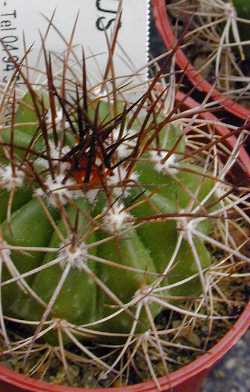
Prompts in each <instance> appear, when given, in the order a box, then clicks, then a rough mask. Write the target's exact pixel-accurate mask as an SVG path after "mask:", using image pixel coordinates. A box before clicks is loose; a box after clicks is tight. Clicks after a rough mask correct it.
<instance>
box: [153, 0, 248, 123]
mask: <svg viewBox="0 0 250 392" xmlns="http://www.w3.org/2000/svg"><path fill="white" fill-rule="evenodd" d="M152 7H153V14H154V20H155V24H156V27H157V29H158V31H159V33H160V35H161V37H162V40H163V42H164V44H165V45H166V47H167V48H168V49H173V48H176V45H177V39H176V36H175V33H174V31H173V29H172V25H171V22H170V20H169V17H168V14H167V0H152ZM175 54H176V63H177V65H178V66H179V67H180V69H182V70H183V72H185V74H186V76H187V77H188V79H189V80H190V82H192V84H193V85H194V86H195V87H196V88H197V90H199V91H201V92H203V93H205V94H208V93H209V94H210V96H211V98H213V99H214V100H216V101H218V102H219V103H220V104H221V105H222V106H223V107H224V108H225V110H227V111H228V112H230V113H232V114H233V115H234V116H236V117H238V118H241V119H243V120H245V121H246V122H248V121H250V110H249V109H247V108H245V107H244V106H242V105H240V104H238V103H237V102H235V101H233V100H232V99H230V98H228V97H225V96H224V95H223V94H221V92H220V91H219V90H217V89H216V88H215V87H214V86H212V85H211V84H210V83H209V82H208V81H207V80H205V79H204V78H203V77H202V75H201V74H200V73H199V71H197V69H195V68H194V67H193V66H192V64H191V63H190V62H189V60H188V58H187V57H186V55H185V54H184V52H183V51H182V50H181V49H180V48H178V49H177V50H176V52H175Z"/></svg>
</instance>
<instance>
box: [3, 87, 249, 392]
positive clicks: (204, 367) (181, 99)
mask: <svg viewBox="0 0 250 392" xmlns="http://www.w3.org/2000/svg"><path fill="white" fill-rule="evenodd" d="M176 101H177V102H178V103H179V104H180V105H181V106H182V107H185V108H194V107H196V106H198V103H196V102H195V101H194V100H193V99H192V98H190V97H187V96H185V95H184V94H183V93H181V92H178V93H177V96H176ZM199 116H200V117H202V118H204V119H206V120H210V121H211V120H212V121H213V120H214V121H216V120H217V119H216V117H215V116H214V115H213V114H211V113H209V112H204V113H200V114H199ZM215 129H216V131H217V132H218V133H220V134H223V135H225V134H226V135H227V134H229V132H230V131H229V130H227V128H225V127H222V126H219V125H218V126H216V127H215ZM235 141H236V139H235V137H234V136H230V138H228V139H226V142H227V144H228V146H231V147H232V146H233V145H234V143H235ZM239 163H240V165H241V167H242V168H243V169H244V172H245V174H246V176H247V177H249V178H250V157H249V156H248V155H247V153H246V151H245V150H244V148H243V147H242V148H241V150H240V152H239ZM249 326H250V303H249V304H248V305H246V307H245V310H244V312H243V313H242V314H241V316H240V317H239V319H238V321H237V322H236V323H235V325H234V326H233V327H232V328H231V329H230V331H229V332H228V333H227V334H226V335H225V336H224V337H223V338H222V339H221V340H220V341H219V342H218V343H217V344H216V345H215V346H214V347H213V348H212V349H210V350H209V351H208V352H207V353H206V354H203V355H202V356H200V357H199V358H197V359H196V360H194V361H193V362H192V363H190V364H189V365H186V366H184V367H183V368H181V369H180V370H177V371H175V372H173V373H171V374H170V375H167V376H164V377H161V378H160V379H159V383H160V385H161V390H162V392H198V391H199V390H200V387H201V385H202V383H203V381H204V379H205V377H206V376H207V375H208V373H209V372H210V370H211V369H212V368H213V366H214V365H215V364H216V362H217V361H218V360H219V359H221V358H222V357H223V356H224V355H225V354H226V353H227V352H228V351H229V350H230V349H231V348H232V347H233V346H234V344H235V343H237V341H238V340H239V339H240V338H241V336H242V335H243V334H244V333H245V332H246V331H247V329H248V328H249ZM157 391H158V390H157V388H156V386H155V383H154V382H153V381H149V382H145V383H141V384H136V385H133V386H127V387H125V386H124V387H119V388H105V389H104V388H96V389H94V388H93V389H90V388H70V387H63V386H61V385H51V384H46V383H43V382H40V381H37V380H34V379H32V378H29V377H26V376H23V375H21V374H18V373H15V372H14V371H12V370H10V369H8V368H6V367H4V366H0V392H157Z"/></svg>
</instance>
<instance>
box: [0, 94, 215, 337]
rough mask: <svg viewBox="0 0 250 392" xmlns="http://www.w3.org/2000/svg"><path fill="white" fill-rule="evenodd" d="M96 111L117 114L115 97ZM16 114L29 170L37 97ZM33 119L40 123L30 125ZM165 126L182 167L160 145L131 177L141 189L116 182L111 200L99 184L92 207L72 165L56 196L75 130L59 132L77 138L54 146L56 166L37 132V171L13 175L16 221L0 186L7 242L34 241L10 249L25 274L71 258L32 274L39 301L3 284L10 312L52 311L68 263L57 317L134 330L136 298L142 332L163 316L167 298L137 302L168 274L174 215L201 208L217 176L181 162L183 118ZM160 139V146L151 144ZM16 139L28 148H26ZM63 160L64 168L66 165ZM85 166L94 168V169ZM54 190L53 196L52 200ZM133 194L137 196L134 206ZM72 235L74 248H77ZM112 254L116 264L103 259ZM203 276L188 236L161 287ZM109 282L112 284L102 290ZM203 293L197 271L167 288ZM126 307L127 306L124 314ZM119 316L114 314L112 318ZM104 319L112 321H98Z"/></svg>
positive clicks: (203, 259) (165, 144) (34, 316)
mask: <svg viewBox="0 0 250 392" xmlns="http://www.w3.org/2000/svg"><path fill="white" fill-rule="evenodd" d="M96 107H99V109H96ZM96 110H97V111H98V110H99V112H100V113H99V115H100V119H99V121H100V122H101V123H103V122H104V121H107V122H111V119H112V118H111V116H110V104H108V103H104V102H101V104H99V106H98V105H96V103H93V105H92V108H91V109H90V112H89V119H90V121H94V119H95V115H94V113H96ZM117 110H118V112H119V113H122V111H123V105H122V104H119V108H118V109H117ZM92 111H93V113H92ZM119 113H118V116H119ZM96 117H98V115H96ZM16 122H17V127H20V129H21V130H15V133H14V140H15V143H14V144H15V146H14V151H15V156H16V160H17V166H18V170H21V169H22V165H21V163H22V164H24V163H25V162H24V163H23V161H22V159H23V158H24V156H25V148H28V147H29V146H30V143H31V140H33V135H34V134H35V132H36V128H37V117H36V114H35V112H34V108H33V107H32V100H31V99H30V97H29V96H25V98H24V101H23V102H21V104H20V107H19V109H18V112H17V118H16ZM22 123H23V126H22ZM25 123H34V124H36V125H33V126H32V125H29V126H28V127H25V125H24V124H25ZM136 124H138V123H136V122H135V125H134V126H135V127H136ZM134 131H135V130H133V132H134ZM163 131H164V132H163ZM163 131H161V134H160V136H159V141H158V142H159V143H160V145H161V148H162V149H165V150H168V151H169V150H171V149H173V148H174V151H175V158H176V159H174V160H173V165H176V169H172V170H171V168H170V169H168V168H167V169H166V166H164V163H161V162H160V161H161V159H162V157H161V156H160V155H159V156H160V158H159V157H158V156H157V152H156V151H155V152H153V153H145V154H144V155H143V156H142V158H141V159H139V160H138V162H137V163H136V165H135V170H136V172H137V176H134V180H133V181H132V182H133V183H136V186H134V187H133V186H132V185H131V182H130V185H127V186H126V188H125V191H124V189H123V193H122V192H121V191H120V193H119V189H118V190H117V189H116V188H114V189H115V190H114V191H113V190H112V191H110V194H111V193H112V192H114V195H113V193H112V197H111V199H112V200H110V197H107V195H106V194H107V187H109V186H110V185H109V183H108V182H107V183H106V185H103V188H101V190H100V189H99V195H98V201H97V203H96V205H94V206H91V204H89V202H88V201H87V197H88V193H86V195H85V196H84V192H83V191H82V190H84V184H82V185H81V189H80V190H81V195H79V192H80V190H79V189H75V186H76V185H77V184H76V182H74V178H73V179H72V176H71V171H70V170H71V169H70V168H69V167H68V166H67V169H65V172H64V176H63V177H65V176H66V177H65V178H64V179H62V180H61V184H62V185H61V186H64V184H66V185H65V188H66V191H65V192H64V193H60V190H59V191H58V193H57V196H58V199H59V201H58V200H57V199H56V192H57V186H58V187H59V188H60V184H59V182H58V184H59V185H58V184H57V183H56V179H57V178H58V177H60V178H61V177H62V175H61V170H62V167H64V166H62V165H63V164H65V163H64V162H63V163H62V162H60V157H62V156H63V155H65V152H64V151H63V152H62V150H63V148H66V149H67V151H68V150H69V149H70V145H71V144H74V143H75V144H76V143H77V138H75V136H74V134H73V135H72V134H70V133H69V134H67V133H65V135H64V138H61V136H60V135H59V136H60V137H59V141H60V142H61V141H62V140H64V143H65V140H66V141H68V140H70V143H67V142H66V144H63V146H61V150H60V149H59V148H58V149H57V150H56V148H55V150H56V151H58V150H60V151H59V153H58V152H57V154H58V155H57V157H56V158H55V159H54V160H53V159H52V161H51V164H50V166H53V165H57V166H55V169H54V172H53V173H51V167H49V164H48V163H47V166H46V167H44V168H43V167H42V165H43V164H44V162H41V160H40V161H38V159H39V158H42V159H43V160H44V156H46V148H45V144H46V143H45V141H44V140H43V138H42V136H41V135H40V136H39V137H38V138H37V141H36V142H34V146H33V151H35V153H32V152H30V156H31V159H32V160H33V161H32V162H33V166H34V167H35V170H37V173H38V175H37V176H36V177H35V178H33V179H29V180H28V179H27V181H26V180H25V178H24V179H23V182H22V183H20V184H19V183H18V179H17V178H16V179H15V181H16V183H15V184H16V189H15V193H14V199H13V204H12V208H11V217H10V219H9V220H7V216H6V209H7V205H8V202H9V193H10V190H9V191H8V189H7V190H6V189H5V190H2V191H1V193H0V199H1V214H0V217H1V221H2V225H1V231H2V235H3V241H4V242H5V243H7V244H11V245H15V246H19V247H24V248H25V247H28V249H29V250H28V251H27V252H24V251H22V250H15V251H11V259H12V261H13V263H14V265H15V267H16V269H18V271H19V273H20V274H23V273H26V272H29V271H31V270H32V269H34V268H36V267H39V266H45V265H46V264H47V263H50V262H51V261H53V260H54V259H55V258H57V257H58V258H59V259H60V257H62V256H63V258H62V260H59V261H58V263H57V264H55V265H52V266H50V267H48V268H44V269H43V270H41V271H40V272H38V273H36V274H34V275H32V274H31V275H30V276H29V277H27V278H25V281H26V282H27V284H28V285H29V286H30V288H31V289H32V290H33V292H34V293H35V294H36V296H38V297H39V298H40V299H41V301H40V303H38V301H37V298H32V297H31V295H30V293H29V292H27V290H25V288H23V289H22V288H20V286H18V285H17V283H16V282H15V283H11V284H8V285H6V286H5V287H4V292H3V294H4V307H5V308H6V312H7V313H8V314H10V315H12V316H15V317H17V318H20V319H27V320H35V321H36V320H39V319H40V318H41V317H42V315H43V314H44V312H45V308H46V306H44V305H43V304H45V305H46V304H49V303H50V300H51V298H52V296H53V293H54V292H55V289H56V288H57V287H58V284H59V283H60V280H61V278H62V276H63V274H64V271H65V270H66V269H67V268H68V270H69V271H68V275H67V277H66V278H65V281H64V282H63V285H62V288H61V290H60V292H59V293H58V295H57V297H56V299H55V301H54V303H53V304H52V307H51V311H50V314H49V317H50V318H55V319H63V320H66V321H67V322H69V323H73V324H76V325H86V324H87V325H89V324H91V323H94V324H93V330H99V331H110V332H114V333H118V334H126V333H129V331H130V330H131V328H132V326H133V325H134V323H135V315H136V314H137V313H136V312H137V310H138V309H139V308H138V306H141V309H140V312H139V319H138V320H137V326H136V327H135V330H136V331H137V332H138V333H141V332H145V331H147V329H148V328H150V320H149V318H148V313H147V312H148V310H145V309H146V308H147V307H148V308H147V309H149V311H150V312H151V314H152V317H155V316H156V315H157V314H158V313H159V312H160V310H161V306H160V305H159V304H156V303H154V302H153V301H151V300H150V301H149V300H148V301H145V302H142V303H141V305H138V304H140V301H139V300H140V298H143V296H145V298H146V297H147V296H148V295H150V289H149V292H148V293H147V289H148V288H150V287H153V286H152V285H153V284H154V282H155V281H156V280H157V279H158V280H159V279H161V274H162V273H163V272H164V271H165V269H166V268H167V266H168V263H169V262H170V260H171V258H172V255H173V253H174V251H175V248H176V245H177V242H178V237H179V235H180V232H181V230H182V228H181V227H179V226H178V222H177V218H176V217H175V214H178V213H180V212H181V211H184V210H187V209H188V207H189V206H191V205H193V207H197V206H198V205H199V203H200V201H201V200H203V198H204V197H206V196H207V195H208V194H209V192H210V190H211V189H212V186H213V184H212V181H211V180H210V179H207V178H204V177H202V174H201V176H200V175H199V173H201V169H199V168H197V167H196V166H194V165H192V163H189V164H184V163H183V164H182V163H178V156H179V157H181V156H182V155H183V154H184V152H185V141H184V138H181V134H182V132H181V130H180V128H179V126H178V125H171V126H170V127H164V129H163ZM8 132H10V130H9V131H8V130H5V131H4V133H3V134H2V139H3V140H4V142H5V143H9V142H10V141H11V138H10V133H8ZM151 133H152V130H151ZM166 134H167V135H168V137H167V138H166ZM48 140H49V142H50V143H52V141H53V137H52V136H51V135H49V136H48ZM74 140H75V142H74ZM158 142H155V144H153V149H154V148H156V146H157V143H158ZM129 143H131V141H129V142H127V144H128V148H130V145H129ZM117 144H118V143H117ZM175 145H176V148H175ZM18 146H21V147H22V148H24V150H20V149H18ZM107 149H108V147H107ZM20 151H21V152H20ZM108 151H109V150H108ZM118 152H119V150H118V149H117V153H118ZM120 152H121V150H120ZM2 154H3V151H2ZM60 154H61V155H60ZM122 154H124V151H122ZM152 154H153V155H152ZM52 158H53V157H52ZM122 159H124V158H122ZM157 160H158V161H157ZM6 162H7V159H6V157H5V158H4V159H2V166H4V165H6ZM58 162H60V165H61V166H62V167H59V166H58V165H59V163H58ZM78 163H79V162H78ZM80 163H81V162H80ZM125 163H126V162H125ZM40 165H41V168H40ZM161 166H164V167H165V169H166V170H165V172H160V170H159V168H160V169H161ZM179 168H183V170H179ZM118 169H119V168H118ZM83 170H86V167H84V169H83ZM115 170H116V169H114V170H112V169H107V170H106V171H105V172H104V175H103V177H106V178H105V180H106V181H109V182H110V183H111V185H112V184H113V183H114V177H115V175H114V173H115ZM168 170H169V172H168ZM194 172H195V173H196V174H195V173H194ZM18 173H19V172H18ZM17 175H18V174H16V176H17ZM25 175H26V173H25ZM70 176H71V177H70ZM27 178H29V176H27ZM39 178H42V179H43V182H44V187H47V188H49V185H51V183H52V185H53V187H52V188H51V189H52V190H50V191H48V190H47V191H46V192H45V191H44V189H40V185H39ZM68 178H70V180H68ZM122 181H123V182H124V180H122ZM122 181H120V182H122ZM118 182H119V181H118ZM100 184H101V185H102V181H101V180H99V188H100V186H101V185H100ZM78 185H79V184H78ZM123 187H124V185H123ZM3 188H4V186H3ZM7 188H8V187H7ZM37 188H39V192H37ZM78 188H79V187H78ZM118 188H119V187H118ZM110 189H112V187H111V188H110ZM92 190H93V189H92ZM117 191H118V193H119V195H118V193H117ZM53 192H55V196H54V195H53ZM70 192H72V194H73V193H74V197H73V198H72V199H70V195H71V193H70ZM115 192H116V193H115ZM140 193H142V195H140ZM51 194H52V199H50V197H51ZM138 194H139V195H140V196H139V197H137V195H138ZM68 199H69V200H68ZM116 199H118V201H117V200H116ZM133 199H136V202H135V203H134V204H133ZM41 200H42V203H41ZM55 200H57V201H56V202H55ZM131 203H132V205H131ZM44 206H45V209H46V211H47V212H45V210H44ZM108 206H109V207H108ZM204 209H205V210H206V204H205V206H203V210H204ZM127 210H129V211H127ZM167 214H170V215H171V214H172V217H171V216H170V217H169V218H168V219H155V221H154V219H149V220H148V221H147V218H150V217H151V216H153V215H156V216H158V215H164V216H165V215H167ZM184 223H185V220H184ZM108 225H109V226H108ZM197 227H199V228H200V230H202V231H203V232H205V233H208V232H209V231H210V230H211V224H210V223H208V222H207V220H206V219H203V220H202V222H201V223H199V224H198V226H197ZM74 236H75V245H76V248H74V240H73V238H74ZM67 241H68V242H69V243H70V247H69V245H68V243H67ZM95 243H96V244H97V245H96V246H95ZM194 246H195V248H196V250H197V252H198V254H199V259H200V263H201V266H202V267H203V268H206V267H209V265H210V264H211V262H212V257H211V255H210V253H209V252H208V250H207V249H206V246H205V245H204V243H203V242H202V241H201V240H195V241H194ZM32 247H37V248H39V247H41V248H43V247H44V248H47V249H48V251H47V252H46V251H44V252H42V251H41V252H40V251H39V252H38V251H37V252H32V250H30V248H32ZM53 249H54V250H53ZM50 250H51V251H50ZM67 252H68V253H67ZM74 252H75V253H74ZM77 252H78V253H77ZM81 252H82V253H81ZM98 260H99V263H98ZM105 260H106V261H108V262H106V263H105ZM102 261H103V262H102ZM197 274H198V269H197V265H196V260H195V258H194V255H193V253H192V250H191V248H190V244H189V243H188V241H187V239H186V237H185V235H184V236H183V240H182V243H181V245H180V248H179V250H178V252H177V256H176V259H175V261H174V263H173V266H172V267H171V269H170V271H169V272H168V274H167V275H166V276H164V277H163V278H162V282H161V285H162V286H164V285H168V284H173V283H175V282H177V281H179V280H183V279H186V278H188V277H189V276H192V275H197ZM8 279H10V273H9V272H8V273H7V272H6V271H5V272H4V279H3V280H5V281H6V280H8ZM102 285H104V286H105V287H106V289H104V290H103V288H102V287H101V286H102ZM110 293H111V295H110ZM200 293H201V284H200V281H199V278H198V277H197V276H196V278H195V279H193V280H191V282H189V283H186V284H183V285H181V286H179V287H177V288H175V289H173V290H169V291H168V294H169V295H180V296H183V297H185V296H190V295H199V294H200ZM137 299H138V301H137ZM144 305H145V306H144ZM123 308H124V309H123ZM144 308H145V309H144ZM119 309H123V311H120V312H119ZM116 313H117V314H116ZM112 314H115V316H114V317H109V316H112ZM137 316H138V315H137ZM107 318H108V319H107ZM101 319H105V320H106V321H103V322H101V321H100V322H98V320H101ZM95 322H98V323H97V324H95ZM90 328H91V326H90ZM45 339H46V337H45Z"/></svg>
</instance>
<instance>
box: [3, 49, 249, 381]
mask: <svg viewBox="0 0 250 392" xmlns="http://www.w3.org/2000/svg"><path fill="white" fill-rule="evenodd" d="M44 57H45V64H46V80H45V83H41V84H40V85H34V84H32V83H31V82H30V81H29V79H28V77H27V76H26V73H25V71H24V68H23V67H20V66H19V67H18V66H17V73H18V74H19V78H21V80H22V82H23V84H24V86H25V89H26V93H25V94H24V95H22V96H21V98H17V97H18V86H20V82H19V84H17V82H16V80H15V77H13V80H12V81H11V82H10V83H9V85H8V88H7V89H6V91H5V93H4V94H2V101H1V109H2V113H1V116H2V117H1V132H0V203H1V209H0V221H1V237H0V238H1V239H0V260H1V272H0V275H1V280H2V286H1V305H0V313H1V316H0V324H1V333H2V337H3V351H4V354H5V355H6V356H7V355H11V357H12V358H20V355H21V356H22V358H23V357H24V359H22V364H23V366H22V369H25V371H26V373H27V374H34V375H37V376H39V377H45V375H46V373H47V372H48V373H49V371H48V368H49V363H50V359H49V358H51V356H52V355H54V356H55V358H57V360H58V361H59V362H61V364H62V366H63V367H64V369H65V371H66V375H67V377H68V379H69V380H70V378H71V376H72V375H71V374H70V372H69V363H71V364H72V363H74V364H77V363H80V364H81V363H85V361H86V359H87V360H88V361H90V362H91V366H95V368H94V369H95V370H94V371H93V372H94V374H95V375H96V378H98V382H99V383H100V384H101V382H103V383H104V384H105V382H104V381H103V380H106V379H107V375H109V378H108V383H113V382H114V380H116V379H118V378H121V379H122V380H123V381H124V380H125V379H126V377H128V374H129V372H131V369H134V368H136V365H134V360H135V359H136V357H137V356H138V358H139V361H140V358H141V354H143V362H144V363H145V366H146V367H147V368H148V369H149V373H150V377H153V378H154V379H155V381H156V383H158V381H157V376H158V375H160V374H165V373H166V371H167V368H168V366H169V364H171V362H173V361H172V360H171V358H168V349H169V347H176V348H177V347H179V348H180V349H185V350H190V351H191V352H192V351H195V348H194V347H192V346H187V345H183V344H182V345H179V344H177V343H175V339H176V336H177V335H178V333H179V332H178V331H182V330H183V329H184V330H185V328H187V327H190V326H192V325H193V326H194V325H195V324H196V323H199V322H200V320H204V322H205V323H209V325H210V326H211V325H212V321H213V320H216V319H217V318H220V315H219V314H217V313H216V311H213V309H214V302H216V300H215V298H214V296H213V290H217V296H218V297H219V299H221V296H223V294H222V293H221V290H220V288H219V283H220V280H222V278H223V276H224V277H227V276H229V275H230V274H232V272H233V271H235V270H236V269H237V264H240V265H242V264H244V263H245V262H247V261H248V258H247V256H245V255H244V253H243V252H242V251H241V244H240V245H239V244H238V245H237V246H235V240H234V238H233V237H232V236H231V231H232V228H233V229H234V230H236V231H237V232H239V233H241V234H242V233H243V229H242V227H243V226H244V223H243V221H244V219H246V214H245V212H244V208H245V207H246V205H247V197H246V194H245V189H243V188H242V189H241V188H239V189H237V195H236V194H235V193H234V192H233V190H234V187H232V186H231V185H230V184H229V183H228V181H227V180H226V176H227V174H228V172H229V171H230V169H231V167H232V166H233V165H234V164H235V162H236V161H237V156H238V153H239V148H240V144H241V142H242V140H243V137H244V135H243V136H242V135H241V136H240V137H239V140H238V142H237V143H236V145H235V149H234V151H233V154H231V155H228V154H227V149H226V148H225V147H224V146H223V145H222V144H221V142H220V139H219V138H218V137H217V136H216V135H214V133H213V132H210V133H208V129H209V128H208V126H207V125H206V124H205V125H204V124H202V123H201V121H199V118H198V117H197V114H198V111H197V109H194V111H193V112H192V110H191V111H190V110H184V109H182V108H181V105H177V104H174V103H173V102H170V103H171V105H172V109H171V110H170V109H169V108H168V107H169V105H168V103H169V97H170V96H171V94H170V93H169V92H171V88H172V86H170V87H171V88H170V87H169V86H164V83H163V82H161V89H160V90H159V83H160V81H161V74H160V73H159V74H157V76H156V77H155V78H154V79H153V80H152V82H150V83H149V86H148V88H147V91H146V92H145V93H144V94H143V95H142V96H141V97H139V98H138V97H137V98H135V99H134V100H132V102H131V95H127V94H125V91H126V90H128V89H129V88H128V86H127V85H124V86H119V80H117V79H116V78H115V77H114V76H113V77H111V78H110V77H107V78H106V79H104V80H103V82H102V83H101V84H100V85H98V86H90V85H89V81H88V79H87V73H86V67H85V61H83V62H82V64H81V71H82V78H81V79H79V78H78V77H75V78H74V77H73V76H72V74H73V72H72V74H71V73H70V67H69V65H67V64H66V65H65V64H64V67H63V70H64V71H65V69H67V67H68V71H67V72H62V73H61V74H59V75H58V74H54V72H53V67H52V63H51V61H50V56H49V54H48V53H47V52H46V50H45V51H44ZM110 68H111V69H112V67H111V66H110ZM68 74H69V76H68ZM65 75H67V76H65ZM16 76H17V75H16ZM201 110H203V107H201ZM192 114H193V115H192ZM204 126H205V127H206V130H204ZM221 157H223V159H221ZM236 215H237V218H235V216H236ZM242 236H243V240H242V241H243V243H244V241H245V240H246V239H245V237H244V235H243V234H242ZM216 253H217V254H216ZM218 301H219V300H218ZM164 312H165V313H164ZM166 312H167V313H166ZM162 314H165V315H166V314H167V315H168V317H169V319H168V322H166V323H165V325H164V329H162V327H161V328H160V324H159V317H160V315H162ZM170 314H172V315H173V314H175V315H176V317H177V320H179V327H174V326H173V325H174V324H173V323H172V322H170V318H171V317H172V316H171V317H170ZM180 320H181V321H180ZM176 334H177V335H176ZM24 350H25V352H26V354H25V355H23V352H24ZM133 371H134V370H133ZM143 377H145V374H143V375H142V374H141V375H140V370H138V374H137V379H139V380H141V379H143ZM64 381H65V380H64Z"/></svg>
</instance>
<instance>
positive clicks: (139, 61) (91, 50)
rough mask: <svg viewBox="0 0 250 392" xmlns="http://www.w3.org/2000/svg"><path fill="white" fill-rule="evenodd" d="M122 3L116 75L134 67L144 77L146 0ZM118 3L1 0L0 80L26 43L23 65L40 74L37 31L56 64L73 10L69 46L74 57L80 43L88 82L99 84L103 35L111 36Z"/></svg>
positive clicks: (104, 54) (109, 0)
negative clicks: (86, 68) (71, 42)
mask: <svg viewBox="0 0 250 392" xmlns="http://www.w3.org/2000/svg"><path fill="white" fill-rule="evenodd" d="M121 4H122V16H121V25H120V29H119V35H118V45H117V48H116V50H115V56H114V63H115V70H116V76H117V77H119V76H122V75H123V76H124V75H129V74H135V73H136V72H138V70H139V74H140V77H141V78H142V79H144V80H145V79H146V77H147V69H146V68H145V65H146V63H147V61H148V35H149V34H148V32H149V6H150V5H149V0H125V1H123V2H122V3H121ZM119 5H120V0H60V1H59V0H43V1H41V0H0V39H1V43H2V45H1V48H0V49H1V52H0V83H1V84H2V85H3V84H5V83H7V82H8V80H9V79H10V77H11V75H12V74H13V71H14V69H15V65H14V64H13V59H14V61H16V62H17V63H19V62H21V61H22V58H23V56H24V53H25V48H26V49H28V48H31V49H30V53H29V56H28V68H29V69H30V74H32V79H34V78H35V76H34V75H36V78H38V77H39V74H40V76H41V75H42V71H43V66H44V64H43V61H42V55H41V36H42V37H45V36H46V41H45V42H46V48H47V49H48V50H50V51H51V52H52V53H53V55H54V58H57V59H58V64H60V60H59V59H60V58H61V65H62V61H63V53H64V55H65V48H66V44H65V42H64V39H65V40H66V41H67V42H70V39H71V35H72V31H73V28H74V25H75V22H76V19H77V15H78V13H79V15H78V20H77V23H76V29H75V34H74V39H73V48H74V51H75V53H76V54H77V56H79V55H80V54H81V51H82V49H81V48H82V47H83V48H84V51H85V56H86V58H87V66H88V73H89V75H91V77H92V79H93V82H97V83H98V80H101V74H103V72H104V69H105V65H106V62H107V57H108V50H107V42H106V37H109V39H110V37H111V34H112V31H113V30H114V26H115V23H116V17H117V14H118V10H119ZM53 13H54V17H53V19H52V15H53ZM51 19H52V23H51V26H50V28H49V29H48V26H49V21H50V20H51ZM48 30H49V31H48ZM77 56H75V57H74V56H72V53H71V56H70V57H71V60H70V61H71V65H72V67H73V66H74V67H75V68H77V60H76V58H77ZM78 59H79V57H78ZM26 65H27V64H26ZM78 66H79V65H78ZM143 67H144V69H142V68H143ZM35 70H37V71H35Z"/></svg>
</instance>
